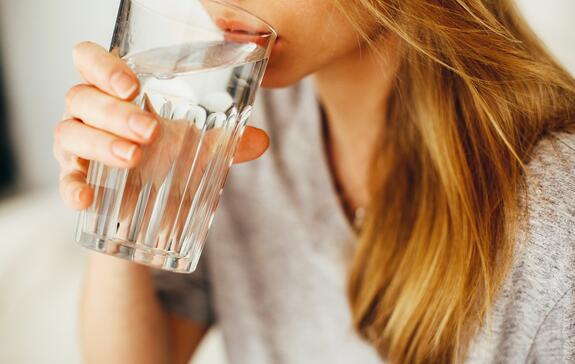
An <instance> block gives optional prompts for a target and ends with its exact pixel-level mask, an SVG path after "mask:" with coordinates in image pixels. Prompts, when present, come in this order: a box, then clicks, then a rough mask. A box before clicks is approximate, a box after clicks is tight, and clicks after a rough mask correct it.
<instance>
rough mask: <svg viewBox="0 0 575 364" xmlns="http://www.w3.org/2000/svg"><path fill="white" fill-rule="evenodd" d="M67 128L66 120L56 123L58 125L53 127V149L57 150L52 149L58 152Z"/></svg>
mask: <svg viewBox="0 0 575 364" xmlns="http://www.w3.org/2000/svg"><path fill="white" fill-rule="evenodd" d="M66 126H67V122H66V120H63V121H60V122H58V124H56V126H55V127H54V148H58V149H54V150H55V151H56V150H59V148H60V146H61V144H62V135H63V134H64V132H65V129H66Z"/></svg>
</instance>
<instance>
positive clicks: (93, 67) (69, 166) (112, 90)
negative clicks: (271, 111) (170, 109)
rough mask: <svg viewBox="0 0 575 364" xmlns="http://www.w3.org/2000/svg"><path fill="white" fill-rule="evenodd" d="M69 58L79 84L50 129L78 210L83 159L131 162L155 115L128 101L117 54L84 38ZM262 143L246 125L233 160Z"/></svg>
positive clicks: (134, 82)
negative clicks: (52, 131)
mask: <svg viewBox="0 0 575 364" xmlns="http://www.w3.org/2000/svg"><path fill="white" fill-rule="evenodd" d="M73 57H74V64H75V66H76V68H77V70H78V71H79V72H80V75H81V76H82V78H83V80H84V82H85V83H82V84H79V85H76V86H74V87H72V88H71V89H70V90H69V91H68V94H67V95H66V111H65V117H64V120H63V121H61V122H59V123H58V125H57V126H56V128H55V130H54V155H55V157H56V159H57V160H58V162H59V164H60V168H61V172H60V193H61V195H62V198H63V199H64V201H65V202H66V204H67V205H68V206H70V207H71V208H73V209H84V208H86V207H88V206H89V205H90V204H91V202H92V198H93V191H92V190H91V188H90V187H89V186H88V185H86V173H87V170H88V161H90V160H96V161H99V162H102V163H104V164H106V165H108V166H112V167H119V168H132V167H134V166H136V165H137V164H138V162H139V160H140V158H141V156H142V151H141V148H142V146H145V145H148V144H150V143H153V141H154V138H155V137H156V135H157V134H158V131H159V129H160V122H161V120H159V119H158V117H157V115H155V114H153V113H150V112H147V111H144V110H142V109H140V108H139V107H137V106H136V105H134V104H132V103H131V101H132V100H133V99H134V98H135V97H136V96H137V95H138V92H139V88H140V85H139V82H138V79H137V78H136V75H135V74H134V73H133V72H132V70H131V69H130V68H129V67H128V66H127V65H126V63H125V62H123V61H122V60H121V59H119V58H118V57H116V56H115V55H113V54H110V53H109V52H107V51H106V50H105V49H104V48H102V47H100V46H98V45H96V44H94V43H90V42H83V43H80V44H78V45H77V46H76V47H75V48H74V51H73ZM268 144H269V139H268V136H267V134H266V133H265V132H264V131H263V130H261V129H257V128H254V127H249V126H248V127H246V129H245V132H244V134H243V137H242V139H241V141H240V144H239V147H238V151H237V153H236V156H235V159H234V162H235V163H241V162H245V161H250V160H253V159H256V158H258V157H259V156H260V155H262V154H263V153H264V152H265V150H266V149H267V147H268Z"/></svg>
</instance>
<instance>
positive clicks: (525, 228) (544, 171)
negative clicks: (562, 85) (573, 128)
mask: <svg viewBox="0 0 575 364" xmlns="http://www.w3.org/2000/svg"><path fill="white" fill-rule="evenodd" d="M525 182H526V184H525V194H524V195H522V197H523V199H524V204H525V205H524V206H525V207H526V209H525V215H523V216H524V219H522V221H520V225H519V226H520V228H521V231H520V234H519V235H518V238H519V241H520V244H519V249H520V252H521V249H523V253H524V254H519V257H520V259H521V263H522V264H521V267H522V269H526V270H530V271H531V272H532V273H533V274H535V275H537V278H538V279H539V280H540V281H541V282H540V283H542V286H547V288H548V289H553V290H556V292H557V293H560V292H564V291H565V290H566V289H571V288H572V287H575V269H573V268H575V134H572V133H571V134H570V133H560V134H554V135H551V136H548V137H546V138H544V139H543V140H541V141H540V142H539V143H538V145H537V146H536V148H535V149H534V151H533V154H532V158H531V160H530V162H529V164H528V165H527V171H526V181H525ZM532 279H535V277H532Z"/></svg>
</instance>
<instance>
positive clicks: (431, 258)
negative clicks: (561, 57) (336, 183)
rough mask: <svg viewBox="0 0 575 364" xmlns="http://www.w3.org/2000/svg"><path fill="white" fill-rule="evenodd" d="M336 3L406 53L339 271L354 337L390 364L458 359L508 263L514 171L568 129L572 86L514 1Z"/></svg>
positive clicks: (518, 175) (359, 25)
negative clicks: (366, 197) (361, 213)
mask: <svg viewBox="0 0 575 364" xmlns="http://www.w3.org/2000/svg"><path fill="white" fill-rule="evenodd" d="M335 1H336V3H337V4H338V7H339V8H340V9H341V10H342V12H343V13H344V14H345V15H346V16H348V18H349V19H350V21H352V23H353V24H354V25H355V26H356V29H357V31H358V32H359V33H360V35H361V36H362V37H363V38H364V39H365V40H367V41H368V42H369V43H370V44H375V41H376V39H375V38H378V37H382V36H385V35H386V34H395V35H397V36H398V37H399V38H400V39H401V43H402V44H403V49H402V51H403V53H402V64H401V66H400V70H399V73H398V76H397V81H396V83H395V86H394V91H393V94H392V96H391V99H390V100H389V105H388V115H387V116H386V118H385V119H386V120H387V121H386V125H385V127H384V128H383V129H384V133H382V135H381V138H380V142H379V143H378V148H379V150H377V151H376V155H375V158H374V161H373V163H374V168H373V169H372V170H373V174H372V176H371V178H370V188H371V194H372V201H373V202H372V205H371V206H370V208H369V213H368V216H367V217H366V221H365V225H364V228H363V230H362V233H361V237H360V241H359V243H358V246H357V251H356V253H355V257H354V261H353V264H352V267H351V271H350V275H349V285H348V294H349V301H350V306H351V310H352V315H353V320H354V324H355V327H356V329H357V330H358V332H359V333H360V334H361V335H362V336H363V337H364V338H365V339H367V340H368V341H369V342H370V343H371V344H372V345H374V346H375V348H376V349H377V350H378V351H379V353H380V354H381V355H382V356H383V357H385V358H387V359H388V360H390V361H391V362H394V363H451V362H461V361H462V360H463V359H464V358H465V355H466V352H467V350H468V346H469V344H470V340H471V338H472V337H473V335H474V333H476V331H477V329H478V328H479V327H480V325H482V324H483V323H484V319H485V317H486V314H487V312H488V311H489V309H490V307H491V306H492V304H493V300H494V297H495V295H496V293H497V291H498V289H499V288H500V286H501V284H502V281H503V279H504V277H505V276H506V274H507V273H508V270H509V267H510V262H511V259H512V252H513V248H514V239H515V234H516V232H517V231H518V229H517V221H518V219H519V216H520V214H521V213H522V211H523V209H521V208H520V204H519V201H521V196H519V194H520V192H521V191H522V183H523V177H524V166H525V164H526V163H527V162H528V159H529V156H530V154H531V152H532V150H533V148H534V146H535V145H536V144H537V142H538V141H539V140H541V139H542V138H543V137H545V136H546V135H548V134H551V133H553V132H557V131H562V130H570V131H573V130H574V129H575V122H574V115H575V109H574V105H575V81H574V80H573V78H572V77H571V76H570V75H569V74H568V73H567V72H565V71H564V70H563V69H562V68H561V67H560V66H558V65H557V63H556V62H555V61H554V60H553V59H552V57H550V56H549V55H548V53H547V52H546V51H545V50H544V48H543V47H542V46H541V44H540V42H539V41H538V40H537V38H536V37H535V36H534V35H533V34H532V33H531V32H530V30H529V28H528V27H527V26H526V25H525V24H524V22H523V20H522V19H521V17H520V16H519V13H518V11H517V10H516V9H515V8H514V4H513V2H512V1H511V0H498V1H488V0H425V1H423V0H353V2H352V1H350V2H344V1H342V0H335ZM350 3H353V6H351V5H350ZM366 24H367V25H366ZM374 29H375V31H374ZM390 176H392V177H393V178H390Z"/></svg>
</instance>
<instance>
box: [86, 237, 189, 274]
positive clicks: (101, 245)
mask: <svg viewBox="0 0 575 364" xmlns="http://www.w3.org/2000/svg"><path fill="white" fill-rule="evenodd" d="M77 241H78V244H80V245H81V246H83V247H84V248H88V249H91V250H94V251H97V252H99V253H104V254H107V255H110V256H114V257H118V258H122V259H126V260H129V261H132V262H135V263H139V264H143V265H147V266H149V267H152V268H156V269H163V270H168V271H171V272H176V273H192V272H193V271H195V270H196V266H197V263H198V262H197V259H192V258H186V257H181V256H178V255H175V254H173V253H167V252H165V251H162V250H158V249H153V248H150V247H147V246H143V245H141V244H137V243H136V244H134V243H131V242H128V241H122V240H111V239H106V238H104V237H101V236H98V235H92V234H87V233H85V232H82V233H81V234H80V236H79V238H78V240H77Z"/></svg>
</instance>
